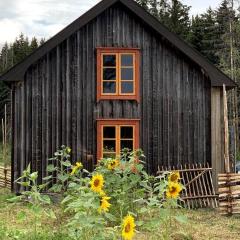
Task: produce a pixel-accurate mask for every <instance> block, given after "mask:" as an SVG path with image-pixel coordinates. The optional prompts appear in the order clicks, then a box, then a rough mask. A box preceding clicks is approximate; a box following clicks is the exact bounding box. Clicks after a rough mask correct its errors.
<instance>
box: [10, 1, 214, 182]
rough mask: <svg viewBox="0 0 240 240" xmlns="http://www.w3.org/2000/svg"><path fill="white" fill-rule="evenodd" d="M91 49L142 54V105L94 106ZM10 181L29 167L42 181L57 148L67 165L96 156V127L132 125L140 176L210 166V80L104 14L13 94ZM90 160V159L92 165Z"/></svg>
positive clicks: (133, 26) (140, 30) (164, 46)
mask: <svg viewBox="0 0 240 240" xmlns="http://www.w3.org/2000/svg"><path fill="white" fill-rule="evenodd" d="M96 47H138V48H140V50H141V60H140V63H141V64H140V78H141V79H140V91H141V94H140V95H141V100H140V103H139V104H138V103H137V102H135V101H116V100H114V101H100V102H99V103H97V102H96V49H95V48H96ZM15 89H16V90H15V91H14V93H15V94H14V96H13V101H14V103H13V106H14V115H15V116H14V122H13V126H14V133H15V134H14V151H13V158H14V177H15V178H16V177H18V176H19V175H20V174H21V171H22V170H23V169H24V168H25V167H26V165H27V164H28V163H29V162H31V164H32V168H33V170H38V171H39V172H40V176H44V175H45V169H46V165H47V159H48V157H50V156H51V155H52V154H53V152H54V151H55V150H56V149H57V148H58V147H59V146H60V145H61V144H65V145H69V146H71V147H72V149H73V161H76V160H81V161H83V163H84V165H85V167H88V168H91V167H92V166H93V164H94V163H95V162H96V161H95V162H92V161H87V154H93V155H94V157H95V156H96V145H97V143H96V119H98V118H112V119H115V118H134V119H136V118H139V119H141V121H140V126H141V127H140V145H141V147H142V148H143V150H144V152H145V154H146V156H147V158H146V161H147V169H148V170H149V171H151V172H155V171H156V170H157V167H158V165H177V164H180V163H181V164H185V163H194V162H195V163H205V162H209V163H210V162H211V159H210V158H211V136H210V128H211V126H210V125H211V121H210V112H211V111H210V103H211V96H210V92H211V88H210V84H209V80H208V79H207V77H206V76H205V75H204V74H203V72H202V71H201V69H199V67H198V66H197V65H196V64H194V63H193V62H191V61H190V60H189V59H187V58H186V57H185V56H184V55H183V54H182V53H181V52H180V51H178V50H177V49H175V48H174V47H173V46H171V45H170V44H168V42H166V41H164V39H162V38H161V36H158V35H156V34H155V33H154V32H153V31H151V30H150V29H149V28H147V27H146V26H144V25H143V24H142V23H141V20H140V19H136V18H135V17H134V16H133V15H131V13H129V12H127V11H126V10H125V9H124V8H122V7H121V6H118V5H116V6H114V7H111V8H109V9H108V10H106V11H105V12H104V13H103V14H101V15H100V16H99V17H97V18H96V19H95V20H93V21H92V22H90V23H89V24H87V25H86V26H85V27H83V28H81V29H80V30H79V31H78V32H76V33H74V34H73V35H72V36H71V37H70V38H68V39H66V41H64V42H62V43H61V44H60V45H58V46H57V47H56V48H54V49H53V50H52V51H51V52H49V53H48V54H47V55H46V56H44V57H43V58H42V59H39V61H38V62H36V63H35V64H34V65H32V66H31V67H30V68H29V70H28V71H27V73H26V76H25V81H24V82H22V83H19V85H18V86H16V87H15ZM95 160H96V159H95Z"/></svg>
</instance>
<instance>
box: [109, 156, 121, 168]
mask: <svg viewBox="0 0 240 240" xmlns="http://www.w3.org/2000/svg"><path fill="white" fill-rule="evenodd" d="M119 164H120V162H119V160H117V159H114V160H111V161H110V162H109V163H108V165H107V168H108V170H114V169H115V168H116V167H118V166H119Z"/></svg>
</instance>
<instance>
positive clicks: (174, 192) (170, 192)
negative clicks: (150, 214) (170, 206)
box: [166, 182, 182, 198]
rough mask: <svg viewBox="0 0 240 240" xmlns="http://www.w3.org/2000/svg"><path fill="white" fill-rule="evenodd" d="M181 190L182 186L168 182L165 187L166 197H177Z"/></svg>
mask: <svg viewBox="0 0 240 240" xmlns="http://www.w3.org/2000/svg"><path fill="white" fill-rule="evenodd" d="M181 191H182V186H181V185H180V184H179V183H176V182H169V184H168V187H167V192H166V196H167V198H178V197H179V193H180V192H181Z"/></svg>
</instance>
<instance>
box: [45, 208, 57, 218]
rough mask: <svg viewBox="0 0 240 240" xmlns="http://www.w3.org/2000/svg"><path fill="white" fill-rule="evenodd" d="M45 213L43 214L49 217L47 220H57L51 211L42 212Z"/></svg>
mask: <svg viewBox="0 0 240 240" xmlns="http://www.w3.org/2000/svg"><path fill="white" fill-rule="evenodd" d="M44 212H45V214H46V215H47V216H48V217H49V218H51V219H57V217H56V215H55V213H54V211H53V210H52V209H49V210H48V211H44Z"/></svg>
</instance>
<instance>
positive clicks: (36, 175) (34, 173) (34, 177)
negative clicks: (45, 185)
mask: <svg viewBox="0 0 240 240" xmlns="http://www.w3.org/2000/svg"><path fill="white" fill-rule="evenodd" d="M37 178H38V172H33V173H31V174H30V179H31V180H33V181H34V180H36V179H37Z"/></svg>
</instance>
